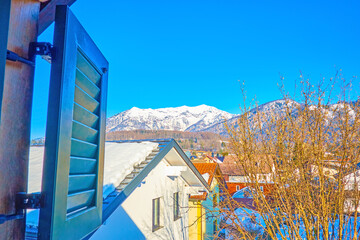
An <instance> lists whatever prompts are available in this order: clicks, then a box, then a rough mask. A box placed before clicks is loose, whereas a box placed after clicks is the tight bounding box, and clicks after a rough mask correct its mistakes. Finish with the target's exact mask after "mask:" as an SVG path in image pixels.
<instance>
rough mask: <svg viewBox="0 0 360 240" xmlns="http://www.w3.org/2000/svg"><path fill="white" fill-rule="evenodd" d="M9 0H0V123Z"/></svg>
mask: <svg viewBox="0 0 360 240" xmlns="http://www.w3.org/2000/svg"><path fill="white" fill-rule="evenodd" d="M10 6H11V0H3V1H1V7H0V23H1V27H0V124H1V106H2V99H3V90H4V79H5V65H6V50H7V41H8V31H9V21H10Z"/></svg>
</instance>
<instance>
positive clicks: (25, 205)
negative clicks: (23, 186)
mask: <svg viewBox="0 0 360 240" xmlns="http://www.w3.org/2000/svg"><path fill="white" fill-rule="evenodd" d="M15 201H16V202H15V207H16V209H39V208H41V207H42V206H44V195H43V194H41V193H40V192H38V193H24V192H20V193H17V194H16V200H15Z"/></svg>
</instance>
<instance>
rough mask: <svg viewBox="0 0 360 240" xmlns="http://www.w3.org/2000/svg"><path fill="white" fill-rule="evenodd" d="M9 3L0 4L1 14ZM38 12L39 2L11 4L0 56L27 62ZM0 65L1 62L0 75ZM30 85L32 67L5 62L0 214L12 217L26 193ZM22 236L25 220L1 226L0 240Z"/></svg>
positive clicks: (17, 0)
mask: <svg viewBox="0 0 360 240" xmlns="http://www.w3.org/2000/svg"><path fill="white" fill-rule="evenodd" d="M8 1H9V0H5V1H4V0H1V7H0V8H1V11H3V9H4V7H3V3H6V2H8ZM8 4H9V3H8ZM39 8H40V2H39V1H38V0H12V1H11V10H10V21H9V31H8V41H7V47H6V45H2V44H0V48H1V53H2V52H3V51H6V49H9V50H10V51H13V52H16V53H17V54H19V56H22V57H24V58H28V50H29V49H28V48H29V44H30V42H35V41H36V39H37V24H38V16H39ZM2 26H3V23H2V22H1V28H2ZM2 61H3V60H2V58H0V74H1V73H2V72H1V63H2ZM1 77H2V76H1V75H0V79H1ZM33 81H34V68H33V67H32V66H29V65H26V64H24V63H21V62H11V61H7V62H6V69H5V78H4V82H3V94H2V106H1V123H0V214H14V213H15V211H16V209H15V199H16V194H17V193H18V192H26V190H27V175H28V174H27V173H28V164H29V145H30V122H31V106H32V94H33ZM0 84H1V83H0ZM24 234H25V219H18V220H12V221H7V222H5V223H4V224H0V239H24Z"/></svg>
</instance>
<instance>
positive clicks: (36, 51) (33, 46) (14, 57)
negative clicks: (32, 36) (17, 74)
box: [6, 42, 55, 67]
mask: <svg viewBox="0 0 360 240" xmlns="http://www.w3.org/2000/svg"><path fill="white" fill-rule="evenodd" d="M36 55H39V56H41V57H42V58H43V59H44V60H45V61H47V62H49V63H51V60H52V59H54V55H55V51H54V47H53V45H52V44H51V43H48V42H31V43H30V46H29V59H26V58H24V57H21V56H19V54H17V53H15V52H13V51H10V50H7V52H6V60H9V61H13V62H22V63H25V64H27V65H30V66H32V67H35V56H36Z"/></svg>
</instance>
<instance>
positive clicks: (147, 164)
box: [103, 139, 210, 221]
mask: <svg viewBox="0 0 360 240" xmlns="http://www.w3.org/2000/svg"><path fill="white" fill-rule="evenodd" d="M144 141H146V142H155V143H158V148H157V150H155V151H154V152H153V153H152V154H150V155H149V156H148V157H147V159H146V160H145V161H144V162H143V163H141V164H140V166H139V167H141V170H140V171H137V172H135V174H133V173H132V174H133V175H132V176H131V178H126V179H125V180H124V181H125V182H122V183H120V185H119V186H118V187H117V188H116V190H115V191H114V192H112V193H111V194H109V195H108V196H107V197H106V198H105V199H104V203H103V221H106V219H107V218H108V217H109V216H110V215H111V214H112V213H113V212H114V211H115V210H116V209H117V208H118V206H119V205H121V204H122V203H123V202H124V201H125V199H126V198H127V197H128V196H129V195H130V194H131V193H132V192H133V191H134V190H135V189H136V188H137V187H138V186H139V185H140V184H141V182H142V181H143V180H144V179H145V177H146V176H147V175H148V174H149V173H150V172H151V170H152V169H153V168H155V167H156V166H157V165H158V163H159V162H160V161H161V160H162V159H163V158H164V157H165V156H167V155H168V154H174V152H171V151H175V153H176V154H178V155H180V157H181V159H183V161H184V163H185V164H186V166H187V167H188V168H189V169H190V171H191V173H192V174H191V175H192V176H196V179H197V181H198V182H199V183H201V186H202V187H205V188H206V190H207V191H209V189H210V187H209V185H208V183H207V182H206V181H205V180H204V178H203V177H202V176H201V174H200V173H199V172H198V171H197V170H196V168H195V166H194V165H193V164H192V163H191V161H190V160H189V158H188V157H187V156H186V154H185V153H184V151H183V150H182V149H181V148H180V146H179V145H178V144H177V142H176V141H175V140H174V139H145V140H129V141H112V142H114V143H124V142H127V143H129V142H144ZM188 175H189V174H188ZM127 179H128V180H127ZM188 183H189V182H188Z"/></svg>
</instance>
